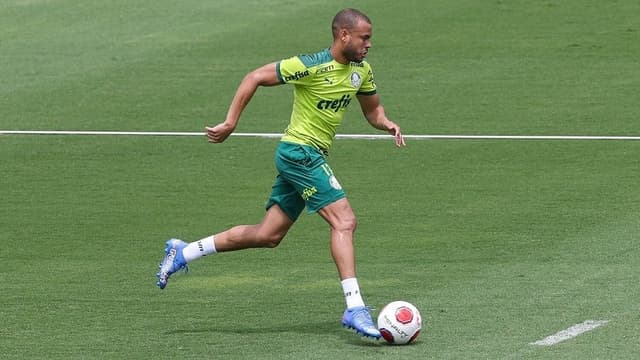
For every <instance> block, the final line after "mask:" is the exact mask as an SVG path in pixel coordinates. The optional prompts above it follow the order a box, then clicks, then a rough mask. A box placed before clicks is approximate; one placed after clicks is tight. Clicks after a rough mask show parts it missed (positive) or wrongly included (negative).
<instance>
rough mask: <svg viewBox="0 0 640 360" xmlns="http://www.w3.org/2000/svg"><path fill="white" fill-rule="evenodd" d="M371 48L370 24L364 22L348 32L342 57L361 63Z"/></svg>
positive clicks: (360, 22) (359, 22) (361, 21)
mask: <svg viewBox="0 0 640 360" xmlns="http://www.w3.org/2000/svg"><path fill="white" fill-rule="evenodd" d="M370 47H371V24H369V23H368V22H366V21H364V20H360V21H358V24H357V25H356V26H355V27H354V28H353V29H352V30H351V31H349V32H348V35H347V36H346V43H345V46H344V50H343V54H344V57H345V58H346V59H347V60H349V61H353V62H358V63H359V62H362V61H363V60H364V58H365V57H366V56H367V53H368V52H369V48H370Z"/></svg>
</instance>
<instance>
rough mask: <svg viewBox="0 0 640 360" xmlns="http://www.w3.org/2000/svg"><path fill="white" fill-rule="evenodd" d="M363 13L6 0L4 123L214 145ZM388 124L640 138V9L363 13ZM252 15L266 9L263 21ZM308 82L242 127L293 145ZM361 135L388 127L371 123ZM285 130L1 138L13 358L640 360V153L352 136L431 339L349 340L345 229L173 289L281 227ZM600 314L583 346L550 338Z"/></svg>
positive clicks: (358, 179)
mask: <svg viewBox="0 0 640 360" xmlns="http://www.w3.org/2000/svg"><path fill="white" fill-rule="evenodd" d="M341 6H344V5H343V3H342V2H340V1H326V2H325V3H324V6H322V7H319V6H317V4H314V3H310V2H291V1H285V0H280V1H270V2H262V1H240V2H237V1H236V2H232V1H216V2H201V1H181V2H179V3H176V2H170V1H154V2H150V1H137V2H127V1H110V2H99V1H82V2H79V1H3V2H0V61H1V63H2V66H0V130H42V129H48V130H159V131H200V130H201V129H202V127H203V126H204V125H206V124H212V123H215V122H217V121H218V120H219V119H221V118H222V117H223V116H224V114H225V112H226V107H227V106H228V102H229V101H230V99H231V96H232V93H233V90H234V89H235V86H237V83H238V82H239V80H240V79H241V77H242V76H243V75H244V73H246V72H247V71H248V70H250V69H251V68H253V67H255V66H258V65H260V64H262V63H265V62H268V61H272V60H276V59H279V58H281V57H285V56H288V55H293V54H296V53H299V52H307V51H314V50H317V49H319V48H320V47H322V46H326V45H328V44H329V31H328V22H329V21H330V19H331V16H333V14H334V13H335V12H336V11H337V10H338V9H339V8H340V7H341ZM358 6H359V7H361V8H362V9H363V10H365V11H366V12H367V13H368V14H369V15H370V16H371V18H372V20H373V22H374V39H373V40H374V43H373V45H374V47H373V48H372V51H371V55H370V59H369V60H370V62H371V63H372V65H373V66H374V71H375V72H376V81H377V83H378V86H379V87H380V93H381V96H382V99H383V101H384V104H385V107H386V110H387V113H388V114H389V116H390V117H392V118H394V119H396V120H397V121H398V122H399V123H400V124H401V125H402V126H403V129H404V130H405V132H406V133H408V134H426V133H429V134H508V135H632V136H638V135H640V128H639V127H638V124H637V119H638V116H639V115H640V112H639V110H638V107H637V104H638V103H640V95H639V93H638V92H637V89H635V88H636V87H637V86H635V85H636V84H635V80H634V79H637V78H638V77H639V76H640V68H639V67H638V66H637V58H638V57H639V56H640V41H638V40H640V39H639V38H638V37H639V35H638V34H639V33H638V31H639V30H640V25H639V24H638V22H637V16H636V15H635V14H637V13H638V11H639V10H640V8H639V6H638V4H637V3H636V2H633V1H617V2H611V3H603V2H595V1H587V2H584V1H581V2H578V1H564V2H559V1H492V2H477V1H429V2H422V1H409V0H407V1H403V2H400V3H398V4H396V6H393V7H390V6H389V5H388V3H386V2H382V1H377V0H375V1H374V0H371V1H364V2H361V3H359V4H358ZM247 9H251V10H250V11H247ZM290 102H291V89H289V88H287V87H278V88H270V89H261V90H260V91H259V92H258V94H257V95H256V96H255V98H254V99H253V102H252V103H251V104H250V106H249V108H248V109H247V111H246V113H245V114H244V117H243V120H242V122H241V125H240V128H239V129H238V131H242V132H254V131H255V132H262V131H264V132H279V131H281V130H282V129H283V128H284V126H286V119H287V118H288V116H289V110H290ZM341 132H342V133H374V131H373V130H372V129H369V128H368V127H367V125H366V123H365V121H363V120H361V117H360V116H359V114H358V111H357V110H354V109H351V110H350V111H349V114H348V115H347V118H346V120H345V123H344V125H343V127H342V128H341ZM276 144H277V142H276V140H272V139H257V138H230V139H229V140H228V142H227V143H225V144H222V145H211V144H207V143H206V141H205V140H204V138H197V137H134V136H120V137H108V136H99V137H91V136H10V135H0V160H1V161H0V174H1V176H0V193H1V194H2V197H1V199H2V206H1V207H0V229H1V230H0V242H1V243H2V245H3V247H2V250H1V251H0V262H1V264H2V266H1V267H0V284H1V285H2V290H1V294H2V295H1V296H0V319H2V321H1V322H0V349H1V351H2V355H1V356H0V357H2V358H6V359H24V358H29V359H152V358H153V359H157V358H177V357H180V358H186V359H201V358H217V359H218V358H219V359H251V358H255V359H336V358H367V359H388V358H397V359H416V358H420V359H423V358H426V359H558V358H562V359H584V358H588V359H629V358H634V357H635V356H636V355H635V354H637V353H638V350H640V349H639V348H638V346H637V341H636V338H637V334H638V332H639V331H640V328H639V327H638V325H637V324H638V320H640V319H639V317H638V313H637V306H636V303H637V301H636V299H637V298H638V297H639V296H640V290H639V287H638V285H637V269H638V267H639V266H640V255H639V254H638V245H637V234H638V232H639V231H640V222H638V213H640V194H639V193H638V191H637V188H638V187H637V177H638V169H639V168H640V166H639V165H640V160H638V159H640V143H638V142H634V141H626V142H625V141H496V140H482V141H480V140H477V141H471V140H433V141H410V142H409V144H408V146H407V147H406V148H404V149H395V148H394V147H393V145H392V144H391V143H390V142H389V141H363V140H337V141H336V142H335V145H334V148H333V149H332V153H331V155H330V157H329V161H330V163H331V165H332V167H333V169H334V171H335V172H336V173H337V175H338V178H339V180H340V181H341V183H342V184H343V185H344V186H345V188H346V191H347V193H348V196H349V199H350V200H351V202H352V205H353V207H354V209H355V211H356V214H357V215H358V218H359V227H358V232H357V235H356V236H357V240H356V246H357V254H358V272H359V279H360V283H361V286H362V290H363V292H364V295H365V299H366V300H367V302H368V303H369V304H370V305H372V306H373V307H374V308H376V309H380V308H381V307H382V306H383V305H384V304H385V303H387V302H389V301H392V300H398V299H401V300H407V301H410V302H412V303H414V304H416V305H417V306H418V307H419V308H420V309H421V310H422V314H423V318H424V329H423V333H422V334H421V336H420V338H419V341H418V342H417V343H416V344H413V345H410V346H404V347H392V346H385V345H383V344H381V343H380V342H373V341H369V340H363V339H361V338H359V337H357V336H356V335H354V334H352V333H351V332H349V331H347V330H344V329H342V328H340V326H339V319H340V316H341V313H342V310H343V307H344V304H343V299H342V296H341V291H340V287H339V283H338V281H337V277H336V271H335V267H334V265H333V263H332V261H331V258H330V255H329V249H328V228H327V225H326V224H325V223H324V222H323V221H322V220H321V219H320V218H319V217H318V216H302V218H301V219H300V221H299V223H298V224H296V226H295V227H294V228H293V229H292V231H291V232H290V233H289V235H288V236H287V238H286V239H285V241H284V242H283V243H282V245H281V246H280V247H278V248H277V249H273V250H248V251H243V252H237V253H227V254H222V255H220V256H215V257H210V258H207V259H204V260H202V261H199V262H195V263H193V264H192V265H191V271H190V273H188V274H178V275H176V277H175V278H172V281H171V282H170V284H169V286H168V287H167V289H166V290H164V291H160V290H158V289H157V287H156V286H155V285H154V283H155V276H154V275H155V271H156V266H157V263H158V262H159V261H160V258H161V255H162V248H163V242H164V241H165V240H166V239H167V238H170V237H174V236H175V237H181V238H184V239H186V240H194V239H198V238H200V237H203V236H206V235H208V234H210V233H213V232H216V231H219V230H222V229H224V228H226V227H228V226H231V225H234V224H237V223H239V222H254V221H258V220H259V219H260V217H261V216H262V214H263V205H264V202H265V200H266V197H267V195H268V191H269V189H270V186H271V183H272V179H273V177H274V175H275V173H274V169H273V165H272V153H273V149H274V148H275V146H276ZM585 320H609V323H608V324H607V325H605V326H603V327H602V328H599V329H596V330H594V331H592V332H588V333H586V334H583V335H581V336H579V337H577V338H575V339H572V340H569V341H566V342H563V343H560V344H557V345H554V346H550V347H539V346H533V345H530V344H529V343H531V342H533V341H536V340H540V339H542V338H544V337H546V336H548V335H551V334H553V333H555V332H557V331H560V330H562V329H566V328H568V327H570V326H572V325H574V324H577V323H581V322H583V321H585Z"/></svg>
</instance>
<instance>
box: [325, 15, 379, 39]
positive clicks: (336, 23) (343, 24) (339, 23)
mask: <svg viewBox="0 0 640 360" xmlns="http://www.w3.org/2000/svg"><path fill="white" fill-rule="evenodd" d="M359 20H364V21H366V22H367V23H368V24H371V20H370V19H369V17H368V16H367V15H365V14H364V13H363V12H362V11H360V10H356V9H352V8H347V9H342V10H340V11H339V12H338V13H337V14H336V16H334V17H333V22H332V23H331V31H332V32H333V38H334V39H337V38H338V36H339V35H340V34H339V33H340V29H349V30H351V29H353V28H354V27H355V26H356V25H357V24H358V21H359Z"/></svg>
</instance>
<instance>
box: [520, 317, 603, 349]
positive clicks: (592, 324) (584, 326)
mask: <svg viewBox="0 0 640 360" xmlns="http://www.w3.org/2000/svg"><path fill="white" fill-rule="evenodd" d="M608 322H609V320H586V321H584V322H582V323H580V324H577V325H573V326H572V327H570V328H568V329H565V330H562V331H558V332H557V333H555V334H553V335H550V336H547V337H546V338H544V339H542V340H538V341H536V342H532V343H529V345H539V346H551V345H555V344H557V343H560V342H562V341H565V340H569V339H573V338H575V337H576V336H579V335H581V334H583V333H585V332H587V331H591V330H593V329H595V328H598V327H600V326H602V325H604V324H606V323H608Z"/></svg>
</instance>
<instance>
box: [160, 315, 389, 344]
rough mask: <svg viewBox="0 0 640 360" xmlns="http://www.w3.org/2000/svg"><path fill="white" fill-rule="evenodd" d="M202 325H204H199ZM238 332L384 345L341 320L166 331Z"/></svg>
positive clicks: (176, 332)
mask: <svg viewBox="0 0 640 360" xmlns="http://www.w3.org/2000/svg"><path fill="white" fill-rule="evenodd" d="M199 325H202V326H199ZM220 332H224V333H225V334H236V335H254V334H260V335H264V334H283V333H294V334H297V335H299V334H309V335H321V336H328V335H331V336H335V337H336V338H341V339H345V342H346V343H347V344H350V345H353V346H364V347H371V346H380V345H384V344H385V342H384V341H383V340H374V339H371V338H365V337H362V336H360V335H358V334H356V333H354V332H353V331H351V330H347V329H346V328H343V327H342V326H341V325H340V322H339V321H324V322H315V323H305V324H280V325H271V326H264V327H243V328H231V329H230V328H225V327H216V326H214V325H213V324H192V325H191V326H189V328H182V329H174V330H169V331H166V332H165V334H166V335H179V334H203V333H205V334H206V333H210V334H215V333H220Z"/></svg>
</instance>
